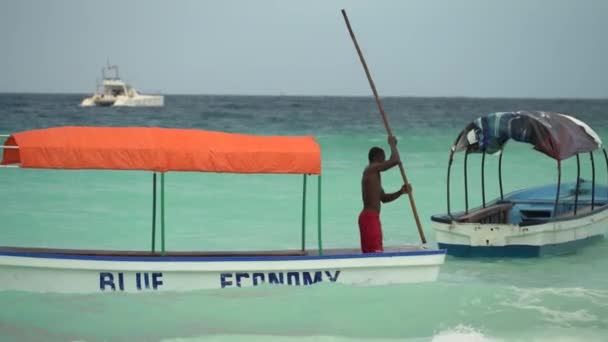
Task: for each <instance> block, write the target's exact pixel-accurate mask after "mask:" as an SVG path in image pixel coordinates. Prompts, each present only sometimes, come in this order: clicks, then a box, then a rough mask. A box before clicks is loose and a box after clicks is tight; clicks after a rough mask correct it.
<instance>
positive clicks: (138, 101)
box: [80, 64, 165, 107]
mask: <svg viewBox="0 0 608 342" xmlns="http://www.w3.org/2000/svg"><path fill="white" fill-rule="evenodd" d="M112 71H113V74H111V72H112ZM101 76H102V84H101V87H99V86H98V87H97V89H96V91H95V93H94V94H93V95H92V96H90V97H87V98H85V99H84V100H82V102H81V104H80V105H81V106H82V107H95V106H125V107H162V106H163V105H164V102H165V100H164V96H162V95H143V94H140V93H139V92H137V90H135V88H133V87H131V86H130V85H128V84H127V83H125V82H124V81H123V80H121V79H120V77H119V75H118V66H117V65H110V64H108V65H107V66H105V67H103V68H102V69H101Z"/></svg>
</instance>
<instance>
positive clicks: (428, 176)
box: [0, 94, 608, 341]
mask: <svg viewBox="0 0 608 342" xmlns="http://www.w3.org/2000/svg"><path fill="white" fill-rule="evenodd" d="M83 96H84V95H33V94H0V133H2V134H8V133H12V132H16V131H21V130H26V129H34V128H45V127H52V126H62V125H98V126H161V127H180V128H200V129H209V130H221V131H229V132H240V133H252V134H270V135H314V136H315V137H316V138H317V140H318V141H319V143H320V145H321V150H322V164H323V166H322V167H323V227H324V241H323V242H324V245H325V246H327V247H352V246H358V243H359V236H358V228H357V223H356V220H357V216H358V214H359V211H360V210H361V199H360V176H361V171H362V169H363V167H364V166H365V164H366V158H367V151H368V149H369V148H370V147H371V146H374V145H378V146H380V147H384V148H387V144H386V133H385V131H384V127H383V126H382V122H381V120H380V116H379V114H378V111H377V109H376V107H375V103H374V101H373V99H372V98H366V97H358V98H351V97H294V96H276V97H270V96H269V97H262V96H260V97H254V96H167V97H166V99H165V104H166V105H165V107H163V108H80V107H78V103H79V102H80V100H81V99H82V97H83ZM384 104H385V108H386V111H387V113H388V115H389V119H390V122H391V125H392V127H393V130H394V132H395V134H396V135H397V137H398V139H399V144H398V147H399V149H400V152H401V156H402V160H403V163H404V166H405V169H406V173H407V176H408V178H409V181H410V182H411V183H412V184H413V187H414V197H415V200H416V205H417V207H418V211H419V214H420V218H421V220H422V224H423V227H424V231H425V233H426V236H427V239H428V240H429V245H431V246H432V245H434V244H435V237H434V233H433V230H432V229H431V224H430V216H431V215H432V214H434V213H442V212H445V211H446V185H445V178H446V167H447V161H448V155H449V149H450V146H451V144H452V142H453V141H454V139H455V138H456V136H457V134H458V133H459V131H460V130H461V129H462V128H463V127H464V126H465V125H466V124H467V123H468V122H470V121H471V120H473V119H474V118H476V117H477V116H479V115H482V114H484V113H488V112H493V111H511V110H547V111H557V112H562V113H568V114H572V115H575V116H576V117H577V118H579V119H581V120H583V121H585V122H587V123H588V124H590V125H591V126H592V127H593V128H594V129H596V131H597V132H598V133H599V135H600V136H601V137H602V138H608V100H575V99H572V100H534V99H525V100H524V99H472V98H448V99H446V98H386V99H384ZM111 138H112V137H108V139H111ZM503 158H504V159H503V178H504V187H505V191H507V192H509V191H513V190H516V189H519V188H522V187H525V186H529V185H540V184H546V183H551V182H555V180H556V175H557V173H556V164H555V162H554V161H553V160H550V159H549V158H547V157H545V156H544V155H541V154H539V153H537V152H535V151H533V150H532V149H531V148H530V147H529V146H526V145H522V144H518V143H510V144H509V146H508V149H507V150H506V151H505V154H504V157H503ZM479 160H480V158H479V157H478V156H470V163H469V166H470V168H469V175H470V176H469V177H470V178H469V180H470V203H471V205H478V204H480V203H481V194H480V184H479V181H478V179H479V173H480V172H479V171H480V170H479ZM598 160H600V161H603V159H602V158H600V159H598ZM486 162H487V169H486V177H487V178H486V187H487V193H486V195H487V198H494V197H495V196H497V194H498V185H497V175H496V174H495V172H492V171H493V170H496V168H497V158H495V157H488V158H487V159H486ZM596 166H597V177H598V182H601V183H606V182H607V181H608V171H607V170H606V166H605V165H604V163H603V162H597V163H596ZM462 171H463V168H462V155H458V156H457V157H456V162H455V166H454V169H453V178H452V189H451V191H452V194H453V195H452V208H454V210H457V209H459V208H463V207H464V195H463V192H462V189H463V183H462V173H463V172H462ZM575 172H576V171H575V164H574V162H572V161H566V162H565V170H564V176H563V177H564V178H563V179H564V181H566V180H574V178H575V174H576V173H575ZM582 176H583V177H584V178H590V177H591V170H590V166H589V161H588V160H587V158H583V164H582ZM314 180H315V179H313V181H314ZM301 181H302V178H301V176H284V175H226V174H208V173H169V174H167V176H166V189H167V192H166V195H167V199H166V207H167V213H166V215H167V221H166V222H167V248H168V249H171V250H214V249H215V250H219V249H222V250H226V249H229V250H239V249H271V248H297V247H298V246H299V243H300V240H299V239H300V209H301ZM151 182H152V176H151V174H150V173H146V172H121V171H106V172H101V171H48V170H19V169H0V183H1V184H2V187H1V190H0V198H1V201H0V203H1V209H0V222H1V223H2V235H1V237H0V239H1V240H2V241H1V242H0V245H5V246H36V247H63V248H100V249H141V250H146V249H149V247H150V226H151V222H150V221H151V197H150V195H151V185H152V184H151ZM383 182H384V188H385V190H386V191H394V190H396V189H398V188H399V186H400V184H401V178H400V175H399V171H398V170H397V169H394V170H390V171H388V172H387V173H386V174H385V175H383ZM313 184H314V183H313ZM309 189H310V190H309V191H310V192H309V199H310V202H309V208H311V210H309V212H308V215H309V217H308V222H315V217H316V216H315V215H316V211H315V210H314V208H315V207H314V205H313V203H314V202H313V199H314V198H315V195H316V187H315V186H311V187H310V188H309ZM382 221H383V229H384V238H385V245H396V244H418V243H419V242H420V240H419V237H418V234H417V231H416V226H415V223H414V220H413V217H412V213H411V210H410V206H409V203H408V200H407V197H403V198H401V199H399V200H397V201H395V202H393V203H389V204H386V205H384V206H383V209H382ZM307 243H308V244H309V245H310V246H314V245H315V243H316V232H315V227H314V225H312V224H311V225H310V226H309V231H308V234H307ZM607 257H608V241H602V242H599V243H597V244H594V245H592V246H589V247H587V248H585V249H583V250H581V251H579V252H578V253H576V254H572V255H567V256H558V257H545V258H540V259H524V260H521V259H511V260H496V259H476V260H466V259H458V258H452V257H448V258H447V259H446V263H445V265H444V266H443V267H442V269H441V273H440V276H439V279H438V281H437V282H434V283H427V284H410V285H401V286H385V287H373V288H354V287H346V286H344V287H341V286H337V287H326V286H317V287H313V288H272V289H271V288H255V289H230V290H222V291H196V292H191V293H173V294H160V293H157V294H99V295H58V294H31V293H25V292H18V291H17V292H12V291H5V292H0V305H1V306H2V307H3V308H4V310H1V311H0V340H2V341H5V340H6V341H29V340H33V341H158V340H164V341H199V340H204V341H251V340H267V341H606V340H608V337H606V336H608V267H606V265H607V263H606V258H607Z"/></svg>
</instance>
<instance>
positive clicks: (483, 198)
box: [481, 150, 486, 208]
mask: <svg viewBox="0 0 608 342" xmlns="http://www.w3.org/2000/svg"><path fill="white" fill-rule="evenodd" d="M485 169H486V151H485V150H484V151H483V154H482V155H481V201H482V202H481V203H482V205H483V208H485V207H486V176H485Z"/></svg>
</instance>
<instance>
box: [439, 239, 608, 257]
mask: <svg viewBox="0 0 608 342" xmlns="http://www.w3.org/2000/svg"><path fill="white" fill-rule="evenodd" d="M603 238H604V236H603V235H595V236H590V237H588V238H585V239H580V240H574V241H568V242H564V243H557V244H551V245H543V246H532V245H508V246H468V245H457V244H449V243H439V248H442V249H447V250H448V255H453V256H456V257H472V258H474V257H514V258H534V257H540V256H543V255H560V254H570V253H574V252H576V250H578V249H580V248H582V247H584V246H587V245H589V244H592V243H594V242H597V241H599V240H602V239H603Z"/></svg>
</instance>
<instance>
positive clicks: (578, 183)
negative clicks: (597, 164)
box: [574, 153, 581, 216]
mask: <svg viewBox="0 0 608 342" xmlns="http://www.w3.org/2000/svg"><path fill="white" fill-rule="evenodd" d="M580 188H581V161H580V157H579V156H578V153H577V154H576V190H575V192H574V216H576V209H577V208H578V192H579V190H580Z"/></svg>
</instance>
